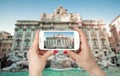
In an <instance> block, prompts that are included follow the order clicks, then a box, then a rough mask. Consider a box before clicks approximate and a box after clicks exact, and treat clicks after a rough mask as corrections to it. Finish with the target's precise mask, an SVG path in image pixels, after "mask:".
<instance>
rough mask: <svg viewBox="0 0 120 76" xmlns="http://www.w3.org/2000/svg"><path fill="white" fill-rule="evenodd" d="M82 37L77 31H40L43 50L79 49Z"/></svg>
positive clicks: (40, 42)
mask: <svg viewBox="0 0 120 76" xmlns="http://www.w3.org/2000/svg"><path fill="white" fill-rule="evenodd" d="M79 46H80V37H79V34H78V32H77V31H40V33H39V48H40V49H41V50H78V49H79Z"/></svg>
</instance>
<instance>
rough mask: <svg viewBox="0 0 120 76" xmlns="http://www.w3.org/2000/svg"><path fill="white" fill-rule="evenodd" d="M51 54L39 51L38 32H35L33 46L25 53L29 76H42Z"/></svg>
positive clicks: (51, 52) (50, 52)
mask: <svg viewBox="0 0 120 76" xmlns="http://www.w3.org/2000/svg"><path fill="white" fill-rule="evenodd" d="M53 54H54V52H53V51H45V50H40V49H39V31H37V32H36V34H35V38H34V41H33V44H32V46H31V47H30V49H29V51H28V53H27V56H28V63H29V76H40V75H42V71H43V69H44V68H45V65H46V61H47V58H48V57H49V56H50V55H53Z"/></svg>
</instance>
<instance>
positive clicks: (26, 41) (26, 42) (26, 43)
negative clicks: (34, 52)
mask: <svg viewBox="0 0 120 76" xmlns="http://www.w3.org/2000/svg"><path fill="white" fill-rule="evenodd" d="M24 46H25V47H29V46H30V40H28V39H26V40H25V44H24Z"/></svg>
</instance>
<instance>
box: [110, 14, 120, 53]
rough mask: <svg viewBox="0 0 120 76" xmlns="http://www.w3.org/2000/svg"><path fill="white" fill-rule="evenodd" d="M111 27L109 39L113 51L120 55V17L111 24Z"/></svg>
mask: <svg viewBox="0 0 120 76" xmlns="http://www.w3.org/2000/svg"><path fill="white" fill-rule="evenodd" d="M109 27H110V33H111V35H110V37H109V41H110V46H111V49H112V50H113V51H114V52H115V53H118V52H120V15H119V16H118V17H116V18H115V19H114V20H113V21H112V22H111V24H110V25H109Z"/></svg>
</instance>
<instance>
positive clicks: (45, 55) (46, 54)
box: [42, 51, 54, 60]
mask: <svg viewBox="0 0 120 76" xmlns="http://www.w3.org/2000/svg"><path fill="white" fill-rule="evenodd" d="M51 55H54V51H47V52H46V53H45V54H44V55H43V56H42V57H43V58H44V59H46V60H47V58H48V57H49V56H51Z"/></svg>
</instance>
